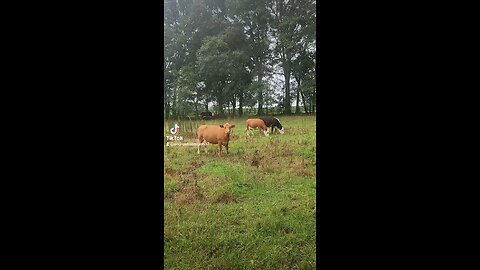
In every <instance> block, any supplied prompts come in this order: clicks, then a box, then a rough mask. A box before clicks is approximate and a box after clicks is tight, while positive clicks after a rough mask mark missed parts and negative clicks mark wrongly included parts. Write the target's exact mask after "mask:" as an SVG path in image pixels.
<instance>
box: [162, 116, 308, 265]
mask: <svg viewBox="0 0 480 270" xmlns="http://www.w3.org/2000/svg"><path fill="white" fill-rule="evenodd" d="M250 118H255V117H250ZM279 119H280V122H281V123H282V125H283V126H284V128H285V134H283V135H281V134H279V133H276V134H273V135H271V136H269V137H265V136H264V135H263V134H260V132H259V131H255V132H254V135H253V136H250V137H248V136H246V134H245V121H246V117H245V118H236V119H226V120H225V119H223V120H209V121H196V122H193V121H190V122H185V121H183V122H182V121H173V120H172V121H171V122H169V123H164V127H165V128H164V130H165V134H164V135H165V136H168V135H171V134H169V133H168V129H169V128H170V127H172V126H173V123H179V125H180V134H179V135H180V136H182V137H183V138H184V141H182V142H183V143H186V142H192V143H193V142H196V135H195V131H196V128H197V127H198V126H199V125H201V124H203V123H206V124H211V125H213V124H224V123H226V122H228V123H230V124H235V125H236V127H235V128H234V129H233V132H232V134H231V137H230V138H231V139H230V149H229V152H230V153H229V154H228V155H227V154H226V152H225V148H223V153H222V157H221V158H219V157H218V156H217V151H218V146H217V145H209V146H208V153H207V154H206V153H205V152H204V150H203V148H202V147H201V148H200V154H197V147H196V146H171V147H165V151H164V170H165V181H164V267H165V269H168V270H173V269H315V268H316V258H315V247H316V220H315V217H316V198H315V193H316V172H315V166H316V156H315V153H316V137H315V132H316V117H315V116H289V117H285V116H283V117H279ZM164 140H166V139H164ZM195 180H196V181H195Z"/></svg>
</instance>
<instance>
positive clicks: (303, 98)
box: [300, 92, 308, 114]
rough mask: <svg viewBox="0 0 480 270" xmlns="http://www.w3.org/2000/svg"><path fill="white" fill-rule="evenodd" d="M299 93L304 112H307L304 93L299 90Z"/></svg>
mask: <svg viewBox="0 0 480 270" xmlns="http://www.w3.org/2000/svg"><path fill="white" fill-rule="evenodd" d="M300 94H301V95H302V101H303V108H304V109H305V113H307V114H308V110H307V103H306V101H305V95H304V94H303V92H300Z"/></svg>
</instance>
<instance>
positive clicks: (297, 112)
mask: <svg viewBox="0 0 480 270" xmlns="http://www.w3.org/2000/svg"><path fill="white" fill-rule="evenodd" d="M295 80H296V81H297V89H296V90H297V104H296V106H295V114H300V113H301V111H300V83H301V81H300V78H298V77H297V76H295Z"/></svg>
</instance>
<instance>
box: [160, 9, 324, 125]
mask: <svg viewBox="0 0 480 270" xmlns="http://www.w3.org/2000/svg"><path fill="white" fill-rule="evenodd" d="M164 6H165V9H164V10H165V13H164V40H165V44H164V78H165V81H164V91H165V93H164V97H165V104H164V107H165V111H166V112H167V114H168V115H183V114H186V113H192V110H195V107H196V108H197V110H199V108H198V107H199V106H200V105H199V104H201V106H203V105H204V104H205V103H207V102H214V104H215V105H216V106H217V107H218V110H219V111H220V112H223V110H224V108H225V107H227V106H231V105H232V104H235V106H241V107H244V106H249V105H255V104H256V106H259V109H260V108H261V107H262V106H264V104H265V105H271V104H272V103H276V102H277V101H278V99H277V97H276V96H277V95H279V94H280V95H281V99H282V100H286V97H290V95H292V94H291V93H289V90H288V91H287V86H288V85H289V84H282V85H283V86H282V87H283V88H285V89H281V88H280V87H273V88H266V87H265V88H261V87H257V86H252V87H250V86H251V85H252V84H254V83H266V82H268V85H271V86H272V85H276V84H274V83H271V82H272V80H273V79H274V74H279V73H282V74H283V75H284V77H285V78H288V79H289V80H294V79H295V80H297V83H298V84H299V87H298V88H296V89H297V91H304V92H302V93H303V94H304V96H305V98H306V99H307V101H308V102H310V103H311V102H312V101H313V100H314V99H315V95H316V91H315V90H312V88H311V87H312V85H313V84H311V83H309V84H308V85H307V86H304V87H303V86H302V84H303V83H306V82H307V81H308V80H312V79H313V80H314V79H315V32H316V26H315V20H316V15H315V9H316V2H315V1H312V0H295V1H293V0H292V1H288V2H284V1H278V0H207V1H195V0H178V1H166V2H165V3H164ZM279 68H281V70H279ZM290 75H291V76H290ZM252 89H255V90H256V91H252ZM292 96H293V95H292ZM252 98H254V99H255V101H252V100H251V99H252ZM202 108H204V106H203V107H202ZM285 109H286V108H285ZM202 110H203V109H202Z"/></svg>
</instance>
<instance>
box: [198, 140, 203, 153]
mask: <svg viewBox="0 0 480 270" xmlns="http://www.w3.org/2000/svg"><path fill="white" fill-rule="evenodd" d="M201 144H202V137H200V136H198V149H197V154H200V145H201Z"/></svg>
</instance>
